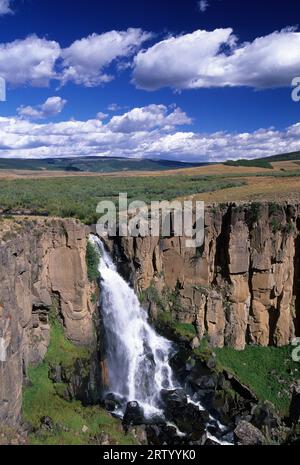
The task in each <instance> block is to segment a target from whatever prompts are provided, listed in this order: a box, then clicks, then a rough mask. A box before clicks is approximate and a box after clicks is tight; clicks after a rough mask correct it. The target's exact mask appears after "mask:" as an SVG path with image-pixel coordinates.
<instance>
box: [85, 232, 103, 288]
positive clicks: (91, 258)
mask: <svg viewBox="0 0 300 465" xmlns="http://www.w3.org/2000/svg"><path fill="white" fill-rule="evenodd" d="M99 260H100V256H99V254H98V253H97V252H96V250H95V248H94V246H93V244H91V242H89V241H88V243H87V246H86V265H87V275H88V279H89V281H90V282H94V281H96V280H97V279H98V278H99V270H98V267H99Z"/></svg>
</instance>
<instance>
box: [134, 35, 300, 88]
mask: <svg viewBox="0 0 300 465" xmlns="http://www.w3.org/2000/svg"><path fill="white" fill-rule="evenodd" d="M299 70H300V33H299V32H297V31H296V30H295V29H293V28H286V29H283V30H281V31H275V32H273V33H272V34H269V35H267V36H263V37H258V38H256V39H255V40H254V41H253V42H246V43H242V44H239V43H238V39H237V37H236V36H235V35H234V34H233V30H232V29H231V28H226V29H215V30H214V31H205V30H197V31H195V32H193V33H191V34H185V35H181V36H178V37H170V38H168V39H166V40H163V41H161V42H159V43H157V44H155V45H154V46H152V47H150V48H148V49H147V50H144V51H140V52H139V53H138V54H137V56H136V57H135V59H134V73H133V81H134V83H135V84H136V86H137V87H139V88H142V89H146V90H156V89H160V88H162V87H171V88H173V89H178V90H181V89H196V88H209V87H240V86H248V87H252V88H255V89H261V88H272V87H281V86H290V85H291V81H292V78H293V77H294V76H297V75H299Z"/></svg>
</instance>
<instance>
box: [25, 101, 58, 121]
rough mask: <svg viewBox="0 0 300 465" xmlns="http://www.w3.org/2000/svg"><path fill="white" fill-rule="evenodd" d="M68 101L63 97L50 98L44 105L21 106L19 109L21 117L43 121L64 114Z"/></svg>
mask: <svg viewBox="0 0 300 465" xmlns="http://www.w3.org/2000/svg"><path fill="white" fill-rule="evenodd" d="M66 103H67V100H64V99H62V98H61V97H49V98H48V99H47V100H46V101H45V102H44V103H43V104H42V105H37V106H35V107H32V106H24V105H22V106H20V107H19V108H18V109H17V113H18V115H19V116H21V117H23V118H29V119H43V118H50V117H51V116H56V115H58V114H59V113H61V112H62V110H63V109H64V107H65V105H66Z"/></svg>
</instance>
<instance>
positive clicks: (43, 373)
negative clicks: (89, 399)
mask: <svg viewBox="0 0 300 465" xmlns="http://www.w3.org/2000/svg"><path fill="white" fill-rule="evenodd" d="M48 368H49V367H48V365H47V363H43V364H41V365H40V366H38V367H37V368H30V369H29V370H28V375H29V379H30V382H31V386H29V387H27V388H25V390H24V394H23V416H24V419H25V421H27V422H29V423H30V424H31V425H32V426H33V427H34V428H37V429H38V428H39V427H40V419H41V418H42V417H43V416H49V417H50V418H51V419H52V420H53V422H54V424H55V425H57V426H56V427H55V428H54V430H53V431H51V432H48V431H40V430H39V431H38V432H36V433H32V434H31V435H30V437H29V442H30V444H35V445H38V444H43V445H46V444H49V445H55V444H58V445H59V444H61V445H81V444H82V445H84V444H89V443H91V444H92V443H94V442H95V435H100V434H101V433H102V432H104V433H105V434H108V435H109V437H110V440H111V441H112V443H113V444H120V445H126V444H129V445H130V444H134V443H135V441H134V438H133V437H132V436H131V435H127V436H125V434H124V432H123V430H122V427H121V424H120V422H119V421H118V420H116V419H114V418H113V417H112V416H111V415H109V414H108V413H107V412H105V411H104V410H103V409H102V408H101V407H98V406H93V407H83V406H82V404H81V403H80V402H78V401H73V402H68V401H66V400H64V399H62V398H61V397H59V396H58V395H57V392H56V389H55V388H56V387H57V385H55V384H53V383H52V382H51V380H50V379H49V378H48ZM84 426H87V427H88V430H87V432H86V433H83V431H82V429H83V427H84Z"/></svg>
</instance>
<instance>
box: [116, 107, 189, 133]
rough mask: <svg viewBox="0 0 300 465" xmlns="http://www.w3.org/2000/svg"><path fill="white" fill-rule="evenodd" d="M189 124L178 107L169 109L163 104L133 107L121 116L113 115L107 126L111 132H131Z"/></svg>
mask: <svg viewBox="0 0 300 465" xmlns="http://www.w3.org/2000/svg"><path fill="white" fill-rule="evenodd" d="M183 124H191V119H190V118H189V117H188V116H187V115H186V113H184V112H183V111H182V110H181V109H180V108H175V109H172V111H169V109H168V108H167V107H166V106H165V105H154V104H153V105H148V106H146V107H141V108H134V109H133V110H131V111H129V112H127V113H124V114H123V115H121V116H114V117H113V118H112V119H111V121H110V123H109V125H108V127H109V128H110V129H111V130H112V131H113V132H123V133H132V132H138V131H149V130H151V129H153V128H159V127H164V128H165V129H169V128H172V127H174V126H178V125H183Z"/></svg>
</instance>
